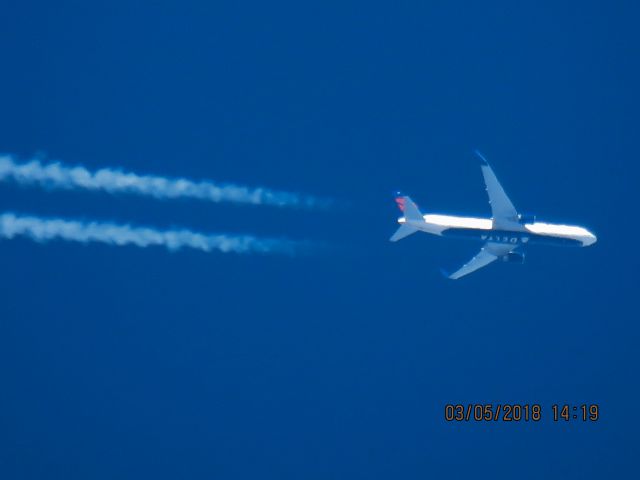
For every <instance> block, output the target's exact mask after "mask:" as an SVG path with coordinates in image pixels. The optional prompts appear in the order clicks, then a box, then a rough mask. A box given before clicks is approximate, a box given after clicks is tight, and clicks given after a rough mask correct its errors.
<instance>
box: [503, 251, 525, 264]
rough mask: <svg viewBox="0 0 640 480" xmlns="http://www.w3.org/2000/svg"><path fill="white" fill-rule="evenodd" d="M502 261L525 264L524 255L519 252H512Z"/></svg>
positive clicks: (504, 256)
mask: <svg viewBox="0 0 640 480" xmlns="http://www.w3.org/2000/svg"><path fill="white" fill-rule="evenodd" d="M502 261H503V262H508V263H520V264H522V263H524V253H518V252H511V253H507V254H506V255H503V256H502Z"/></svg>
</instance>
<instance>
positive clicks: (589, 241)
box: [584, 232, 598, 247]
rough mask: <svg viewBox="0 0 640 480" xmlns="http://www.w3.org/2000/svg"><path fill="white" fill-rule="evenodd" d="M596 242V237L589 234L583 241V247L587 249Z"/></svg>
mask: <svg viewBox="0 0 640 480" xmlns="http://www.w3.org/2000/svg"><path fill="white" fill-rule="evenodd" d="M597 241H598V237H596V236H595V235H594V234H593V233H591V232H589V234H588V235H587V236H586V237H585V239H584V246H585V247H588V246H589V245H593V244H594V243H596V242H597Z"/></svg>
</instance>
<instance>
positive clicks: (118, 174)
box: [0, 155, 331, 208]
mask: <svg viewBox="0 0 640 480" xmlns="http://www.w3.org/2000/svg"><path fill="white" fill-rule="evenodd" d="M6 180H13V181H15V182H17V183H19V184H21V185H39V186H44V187H51V188H60V189H84V190H100V191H105V192H109V193H132V194H137V195H145V196H150V197H154V198H160V199H171V198H192V199H199V200H206V201H210V202H216V203H217V202H232V203H245V204H251V205H271V206H277V207H294V208H295V207H299V208H326V207H328V206H329V205H330V203H331V202H330V201H329V200H325V199H320V198H315V197H312V196H307V195H301V194H297V193H290V192H281V191H277V190H270V189H267V188H249V187H244V186H241V185H233V184H218V183H214V182H211V181H207V180H203V181H193V180H187V179H185V178H166V177H160V176H154V175H138V174H136V173H130V172H123V171H121V170H118V169H112V168H102V169H100V170H96V171H93V172H92V171H90V170H88V169H86V168H84V167H80V166H76V167H70V166H67V165H63V164H61V163H59V162H54V163H48V164H42V163H40V161H38V160H31V161H29V162H27V163H16V161H15V160H14V157H13V156H11V155H0V181H6Z"/></svg>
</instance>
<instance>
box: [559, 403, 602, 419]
mask: <svg viewBox="0 0 640 480" xmlns="http://www.w3.org/2000/svg"><path fill="white" fill-rule="evenodd" d="M551 409H552V410H553V421H554V422H559V421H560V420H564V421H565V422H568V421H569V420H582V421H584V422H587V421H591V422H595V421H597V420H598V419H599V418H600V407H599V406H598V405H596V404H595V403H594V404H591V405H587V404H585V403H583V404H582V405H577V406H573V405H568V404H564V405H556V404H554V405H551Z"/></svg>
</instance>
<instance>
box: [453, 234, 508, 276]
mask: <svg viewBox="0 0 640 480" xmlns="http://www.w3.org/2000/svg"><path fill="white" fill-rule="evenodd" d="M516 248H517V245H510V244H505V243H495V242H487V243H486V244H485V245H484V247H482V250H480V253H478V254H477V255H476V256H475V257H473V258H472V259H471V260H469V262H468V263H465V264H464V265H463V266H462V267H461V268H460V269H459V270H457V271H455V272H453V273H452V274H450V275H446V276H447V277H449V278H450V279H452V280H457V279H458V278H460V277H464V276H465V275H469V274H470V273H472V272H475V271H476V270H479V269H480V268H482V267H486V266H487V265H489V264H490V263H491V262H493V261H495V260H497V259H498V258H500V257H502V256H503V255H506V254H507V253H510V252H512V251H513V250H515V249H516Z"/></svg>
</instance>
